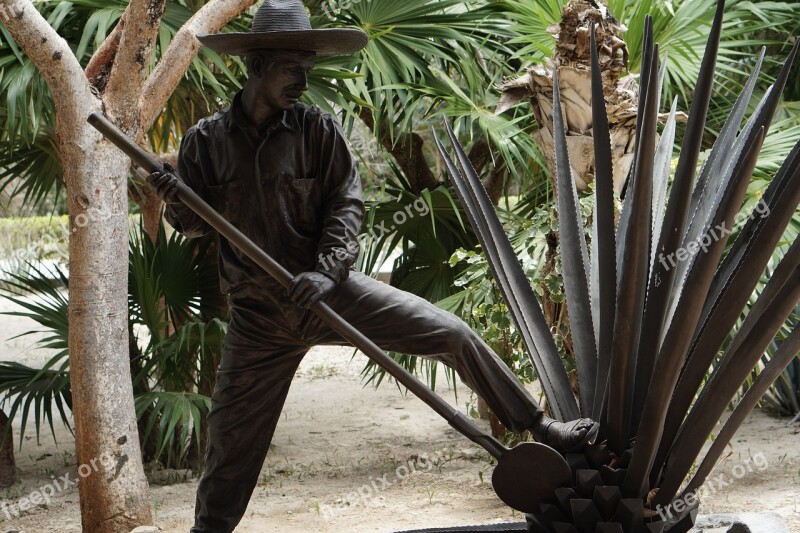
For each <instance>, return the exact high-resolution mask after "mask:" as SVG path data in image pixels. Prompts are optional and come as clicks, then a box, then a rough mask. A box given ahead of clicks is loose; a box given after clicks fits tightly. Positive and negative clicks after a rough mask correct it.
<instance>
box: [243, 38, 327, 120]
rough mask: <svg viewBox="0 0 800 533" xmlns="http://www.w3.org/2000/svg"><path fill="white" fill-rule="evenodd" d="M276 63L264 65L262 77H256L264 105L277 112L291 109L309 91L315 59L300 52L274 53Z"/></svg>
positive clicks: (265, 63) (266, 62)
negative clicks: (309, 75) (309, 77)
mask: <svg viewBox="0 0 800 533" xmlns="http://www.w3.org/2000/svg"><path fill="white" fill-rule="evenodd" d="M271 55H272V57H273V58H274V62H273V63H272V65H269V64H268V63H269V62H270V59H269V56H268V59H267V60H266V61H265V62H264V63H263V67H264V68H262V69H261V72H260V73H259V74H260V75H256V76H255V78H256V79H255V80H253V81H256V83H257V85H258V91H259V93H260V95H261V96H262V98H263V99H264V103H265V104H267V105H268V106H269V107H271V108H272V109H275V110H280V111H283V110H285V109H289V108H291V107H292V106H294V104H296V103H297V101H298V100H299V99H300V96H301V95H302V94H303V93H304V92H305V91H307V90H308V74H309V72H310V71H311V69H312V68H314V57H313V56H308V55H306V54H302V53H298V52H283V51H281V52H277V53H274V52H273V53H272V54H271Z"/></svg>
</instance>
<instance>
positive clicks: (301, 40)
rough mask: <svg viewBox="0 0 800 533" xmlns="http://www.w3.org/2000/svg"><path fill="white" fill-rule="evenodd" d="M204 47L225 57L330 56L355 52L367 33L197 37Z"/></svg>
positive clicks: (328, 30)
mask: <svg viewBox="0 0 800 533" xmlns="http://www.w3.org/2000/svg"><path fill="white" fill-rule="evenodd" d="M197 38H198V39H199V40H200V42H201V43H203V44H204V45H205V46H208V47H209V48H211V49H212V50H216V51H217V52H222V53H224V54H232V55H245V54H247V53H248V52H250V51H252V50H263V49H284V50H308V51H310V52H316V53H317V55H322V56H332V55H345V54H352V53H354V52H358V51H359V50H361V49H362V48H364V47H365V46H366V45H367V41H368V40H369V39H368V37H367V34H366V33H364V32H363V31H361V30H357V29H352V28H325V29H319V30H301V31H270V32H261V33H257V32H251V33H212V34H198V35H197Z"/></svg>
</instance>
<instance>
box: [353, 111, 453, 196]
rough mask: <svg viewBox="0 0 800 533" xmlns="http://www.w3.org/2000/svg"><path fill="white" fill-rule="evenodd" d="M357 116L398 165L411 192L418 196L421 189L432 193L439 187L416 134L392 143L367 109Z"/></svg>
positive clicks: (400, 137) (406, 135)
mask: <svg viewBox="0 0 800 533" xmlns="http://www.w3.org/2000/svg"><path fill="white" fill-rule="evenodd" d="M358 116H359V118H361V121H362V122H363V123H364V124H366V126H367V127H368V128H369V129H370V130H371V131H372V133H373V134H374V135H375V136H376V137H377V138H378V141H379V142H380V143H381V144H382V145H383V147H384V148H386V150H387V151H388V152H389V153H390V154H392V156H393V157H394V159H395V161H397V164H398V165H400V168H401V169H402V170H403V173H405V175H406V177H407V178H408V181H409V185H411V189H412V192H414V193H415V194H419V193H420V192H422V190H423V189H428V190H431V191H432V190H433V189H435V188H436V187H438V186H439V185H440V183H439V180H438V179H436V176H434V174H433V171H432V170H431V167H430V166H429V165H428V162H427V161H426V160H425V154H424V152H423V146H424V145H425V141H424V140H423V139H422V137H420V136H419V134H418V133H415V132H411V133H410V134H402V135H400V136H399V137H398V139H397V141H396V142H392V139H391V136H390V135H389V134H388V133H387V131H388V129H387V128H385V127H382V125H377V126H376V125H375V119H374V118H373V116H372V112H370V110H369V109H366V108H361V110H360V111H359V113H358ZM376 128H377V129H376Z"/></svg>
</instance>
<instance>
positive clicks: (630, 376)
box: [436, 0, 800, 533]
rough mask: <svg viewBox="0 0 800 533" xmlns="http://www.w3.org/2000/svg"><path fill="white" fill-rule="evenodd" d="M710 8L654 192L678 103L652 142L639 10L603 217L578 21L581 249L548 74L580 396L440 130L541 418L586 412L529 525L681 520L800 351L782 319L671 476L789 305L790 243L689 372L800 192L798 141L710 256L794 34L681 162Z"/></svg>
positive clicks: (743, 182) (705, 100) (654, 526)
mask: <svg viewBox="0 0 800 533" xmlns="http://www.w3.org/2000/svg"><path fill="white" fill-rule="evenodd" d="M723 9H724V1H723V0H719V2H718V5H717V11H716V15H715V18H714V23H713V26H712V29H711V32H710V36H709V39H708V43H707V45H706V50H705V54H704V57H703V61H702V65H701V69H700V74H699V78H698V80H697V84H696V89H695V91H694V96H693V100H692V103H691V111H690V114H689V118H688V123H687V126H686V133H685V136H684V138H683V141H682V145H681V152H680V156H679V160H678V164H677V168H676V170H675V173H674V178H673V182H672V186H671V188H669V192H668V186H667V184H668V181H669V176H670V160H671V155H672V146H673V141H674V136H675V106H674V105H673V108H672V113H671V115H670V118H669V119H668V120H667V122H666V124H665V127H664V131H663V133H662V135H661V137H660V140H659V139H658V138H657V132H656V125H657V122H658V102H659V100H660V96H661V79H660V76H659V74H658V73H659V68H658V65H659V57H658V55H659V53H658V45H657V44H654V43H653V30H652V20H651V19H648V21H647V24H646V28H645V36H644V54H643V62H642V73H641V83H640V96H639V114H638V119H637V132H636V139H637V142H636V156H635V161H634V164H633V167H632V170H631V175H630V178H629V183H628V188H627V194H626V197H625V202H624V207H623V210H622V213H621V215H620V218H619V223H618V224H617V225H616V228H615V222H614V218H615V213H614V204H613V195H614V192H613V189H612V186H613V184H612V166H611V154H610V149H609V144H610V140H609V129H608V120H607V116H606V110H605V105H604V104H605V103H604V99H603V91H602V84H601V79H600V68H599V66H598V57H597V45H596V43H595V35H594V28H592V29H591V31H590V34H591V48H592V91H593V92H592V95H593V98H592V119H593V135H594V143H595V167H596V173H595V177H594V178H595V180H596V184H595V192H594V194H595V210H594V215H593V217H594V220H593V238H592V239H591V243H590V246H587V243H586V240H585V238H584V233H583V225H584V221H583V220H582V216H581V214H580V211H579V208H578V197H577V192H576V187H575V180H574V179H573V176H571V174H570V166H569V159H568V154H567V144H566V139H565V133H564V125H563V121H562V115H561V102H560V96H559V91H558V79H557V73H556V75H554V113H553V115H554V132H555V161H556V173H557V195H558V200H557V201H558V205H557V207H558V214H559V233H560V235H559V237H560V242H561V258H562V267H563V275H564V284H565V292H566V295H567V306H568V310H569V315H570V321H571V329H572V332H573V333H572V334H573V343H574V348H575V358H576V366H577V369H578V381H579V395H578V396H579V399H578V400H576V398H575V395H574V394H573V391H572V388H571V387H570V383H569V380H568V378H567V374H566V372H565V370H564V367H563V365H562V363H561V360H560V359H559V355H558V351H557V349H556V345H555V343H554V341H553V338H552V336H551V334H550V330H549V328H548V326H547V324H546V322H545V319H544V316H543V314H542V310H541V308H540V305H539V303H538V301H537V299H536V297H535V295H534V292H533V289H532V288H531V285H530V282H529V280H528V279H527V277H526V276H525V273H524V272H523V270H522V267H521V265H520V263H519V261H518V259H517V257H516V256H515V254H514V251H513V249H512V247H511V245H510V243H509V240H508V238H507V236H506V234H505V232H504V230H503V228H502V225H501V223H500V221H499V219H498V218H497V216H496V214H495V211H494V207H493V205H492V203H491V201H490V199H489V197H488V196H487V195H486V193H485V191H484V190H483V188H482V186H481V182H480V180H479V178H478V176H477V174H476V173H475V171H474V170H473V168H472V166H471V164H470V162H469V160H468V158H467V156H466V154H465V152H464V150H463V148H462V147H461V146H460V145H459V143H458V141H457V140H456V137H455V135H454V134H453V131H452V130H451V129H450V128H449V126H448V133H449V136H450V140H451V142H452V144H453V147H454V151H455V154H456V158H455V160H456V161H458V165H457V164H456V162H455V161H454V160H453V159H452V158H451V157H450V156H449V155H448V152H447V151H446V149H445V147H444V145H443V143H442V142H441V140H440V139H439V138H437V139H436V142H437V145H438V148H439V151H440V153H441V155H442V157H443V158H444V161H445V163H446V166H447V169H448V173H449V174H450V176H451V178H452V181H453V184H454V186H455V190H456V192H457V194H458V196H459V198H460V200H461V202H462V204H463V206H464V209H465V212H466V214H467V216H468V219H469V221H470V223H471V225H472V226H473V228H474V229H475V231H476V233H477V234H478V236H479V239H480V242H481V245H482V247H483V249H484V251H485V253H486V256H487V259H488V261H489V264H490V267H491V270H492V273H493V276H494V278H495V280H496V282H497V284H498V285H499V288H500V290H501V292H502V294H503V296H504V298H505V300H506V302H507V304H508V308H509V311H510V312H511V314H512V315H513V318H514V320H515V323H516V325H517V328H518V330H519V332H520V334H521V336H522V339H523V341H524V343H525V345H526V347H527V349H528V352H529V354H530V356H531V359H532V361H533V364H534V366H535V368H536V370H537V372H538V374H539V377H540V379H541V383H542V386H543V389H544V393H545V395H546V397H547V400H548V403H549V405H550V408H551V410H552V412H553V415H554V416H555V417H557V418H559V419H561V420H571V419H574V418H577V417H579V416H591V417H593V418H595V419H596V420H598V421H600V423H601V438H599V439H598V441H599V442H598V443H597V444H595V445H594V446H591V447H589V448H587V449H586V450H585V451H584V452H582V453H579V454H567V455H566V456H565V461H566V462H567V464H568V465H569V467H570V468H571V469H572V472H573V476H572V484H571V485H569V486H564V487H560V488H557V489H555V490H554V491H553V493H552V495H551V496H550V497H549V498H545V499H543V500H542V501H541V503H540V505H539V512H538V513H534V514H530V515H528V516H527V519H528V520H527V522H528V524H527V529H528V531H531V532H556V533H595V532H597V533H608V532H618V533H623V532H624V533H640V532H644V533H655V532H661V531H669V532H675V533H684V532H686V531H688V530H689V529H691V527H692V526H693V524H694V521H695V518H696V514H697V507H698V500H697V498H696V494H695V492H696V491H697V489H698V488H699V487H700V486H701V485H702V484H703V483H704V481H705V479H706V477H707V476H708V474H709V473H710V472H711V470H712V468H713V466H714V465H715V464H716V462H717V461H718V460H719V458H720V457H721V455H722V453H723V451H724V448H725V446H726V444H727V443H728V442H729V441H730V439H731V437H732V436H733V434H734V433H735V432H736V430H737V429H738V427H739V426H740V425H741V423H742V421H743V420H744V419H745V417H746V416H747V414H748V413H749V412H750V411H751V410H752V409H753V407H754V406H755V405H756V403H757V402H758V400H759V398H760V397H761V396H762V395H763V393H764V392H765V391H766V389H767V388H768V387H769V385H770V383H771V382H772V380H774V379H775V378H776V377H777V376H778V375H779V374H780V373H781V372H782V371H783V369H784V368H785V367H786V366H787V365H788V364H789V363H790V362H791V361H792V360H793V359H794V356H795V355H796V354H797V353H798V350H800V331H798V329H795V330H794V331H793V332H792V333H791V335H790V336H789V337H788V338H787V339H786V340H785V341H784V342H783V344H782V345H781V347H780V349H779V351H778V353H777V354H776V355H775V356H774V357H773V358H772V359H771V360H770V362H769V363H768V364H767V365H766V368H765V369H764V370H763V371H762V372H761V375H760V377H759V378H758V379H757V380H756V381H755V382H754V383H753V384H752V385H751V387H750V388H749V390H748V391H747V393H746V394H745V396H744V397H743V398H742V399H741V401H740V402H739V404H738V406H737V407H736V409H735V411H734V412H733V414H732V415H731V416H730V417H729V418H728V420H727V422H726V423H725V424H724V426H723V428H722V430H721V431H720V433H719V435H718V436H717V438H716V440H715V441H714V443H713V445H712V446H711V448H710V449H709V450H708V451H707V452H706V453H705V455H704V456H703V457H702V460H701V461H700V465H699V467H698V469H697V471H696V472H695V473H694V475H693V476H692V477H691V478H690V479H689V481H688V483H686V484H684V481H685V479H686V478H687V476H688V475H689V473H690V471H691V469H692V466H693V464H694V463H695V461H696V460H697V459H698V457H699V456H700V454H701V451H702V447H703V444H704V442H705V441H706V440H707V438H708V436H709V435H710V434H711V433H712V431H713V429H714V427H715V425H716V424H717V422H718V421H719V419H720V417H721V416H722V415H723V413H724V411H725V409H726V408H727V406H728V405H729V404H730V401H731V400H732V399H733V398H734V397H735V395H736V394H737V391H739V390H740V388H741V386H742V383H743V382H744V381H745V380H746V379H747V377H748V376H750V373H751V371H752V370H753V368H754V367H756V366H758V364H759V361H760V360H761V357H762V354H763V353H764V351H765V349H766V348H767V346H768V345H769V344H770V342H772V340H773V338H774V337H775V335H776V334H777V332H778V330H779V328H780V327H781V325H782V324H783V323H784V322H785V320H786V319H787V317H788V316H789V314H790V313H791V311H792V310H793V309H794V308H795V306H796V305H797V302H798V300H800V240H798V241H795V242H794V244H793V245H792V246H791V248H790V249H789V251H788V252H787V253H786V254H785V255H784V256H783V258H782V260H781V261H780V264H778V265H777V267H775V268H774V269H773V270H772V275H771V277H770V279H769V282H768V283H767V285H766V286H765V288H764V290H763V291H762V292H761V294H760V295H759V296H758V299H757V301H756V302H755V304H754V305H753V306H752V307H751V309H750V312H749V313H748V314H747V316H746V318H745V319H744V321H743V323H742V324H741V325H740V326H739V327H738V329H736V332H735V335H734V336H733V339H732V340H731V342H730V343H729V344H728V345H727V347H726V349H725V351H724V354H723V355H722V357H721V359H719V361H718V362H717V364H716V365H715V366H714V370H713V372H712V374H711V376H710V378H709V379H708V380H705V379H704V377H705V375H706V373H707V371H708V369H709V367H710V366H711V365H712V362H713V361H714V359H715V357H716V356H717V355H718V353H719V350H720V349H721V348H722V346H723V344H724V343H725V340H726V338H727V337H728V336H729V334H730V333H731V332H732V331H733V330H734V328H735V325H736V323H737V321H738V319H739V318H740V316H741V313H742V311H743V309H744V308H745V306H746V305H747V302H748V299H749V298H750V296H751V295H752V294H753V291H754V289H755V287H756V285H757V283H758V282H759V280H760V279H761V276H762V275H763V273H764V271H765V269H766V267H767V265H768V264H769V262H770V260H771V258H772V256H773V253H774V251H775V248H776V246H777V244H778V242H779V240H780V238H781V236H782V235H783V232H784V230H785V229H786V227H787V225H788V224H789V222H790V220H791V218H792V216H793V214H794V213H795V209H796V208H797V205H798V203H799V202H800V142H798V144H796V145H795V146H794V148H793V149H792V151H791V153H790V154H789V155H788V157H787V158H786V160H785V161H784V163H783V164H782V166H781V167H780V169H779V170H778V172H777V173H776V174H775V176H774V178H773V179H772V181H771V183H770V185H769V187H768V189H767V191H766V192H765V194H764V196H763V199H762V201H761V202H762V203H761V204H759V206H758V207H757V208H756V209H759V212H758V213H755V212H754V213H753V216H750V217H749V219H748V220H747V222H746V223H745V224H744V226H743V227H742V229H741V231H740V232H739V234H738V237H737V238H736V239H735V241H734V242H733V243H732V244H731V245H730V247H729V248H727V249H728V251H727V253H725V250H726V247H727V246H728V244H729V243H728V242H727V241H728V236H729V228H732V227H733V224H734V218H735V216H736V215H737V213H738V212H739V209H740V207H741V205H742V201H743V198H744V195H745V191H746V189H747V185H748V183H749V181H750V177H751V174H752V172H753V168H754V166H755V163H756V160H757V158H758V154H759V151H760V148H761V145H762V143H763V142H764V138H765V136H766V133H767V130H768V128H769V125H770V122H771V119H772V116H773V114H774V112H775V110H776V107H777V105H778V100H779V98H780V95H781V93H782V91H783V88H784V85H785V83H786V80H787V77H788V74H789V69H790V67H791V64H792V61H793V60H794V57H795V55H796V52H797V48H798V44H795V46H794V48H793V49H792V51H791V53H790V54H789V56H788V58H787V60H786V62H785V64H784V67H783V69H782V71H781V73H780V75H779V76H778V78H777V80H776V81H775V83H774V84H773V85H772V86H771V87H770V88H769V89H768V90H767V91H766V93H765V95H764V96H763V98H762V99H761V101H760V102H759V103H758V105H757V107H756V108H755V111H754V112H753V113H752V115H751V116H750V117H749V119H748V120H747V121H746V122H745V123H744V125H743V126H742V121H743V119H744V115H745V112H746V109H747V104H748V102H749V101H750V99H751V96H752V94H753V89H754V86H755V82H756V79H757V76H758V73H759V69H760V66H761V62H762V60H763V56H764V54H763V52H762V54H761V57H759V59H758V63H757V65H756V67H755V69H754V70H753V72H752V74H751V75H750V78H749V80H748V81H747V83H746V85H745V87H744V89H743V91H742V93H741V94H740V95H739V97H738V100H737V101H736V103H735V104H734V106H733V108H732V109H731V112H730V115H729V117H728V119H727V121H726V123H725V125H724V127H723V128H722V130H721V131H720V134H719V136H718V138H717V139H716V141H715V142H714V145H713V147H712V150H711V152H710V154H709V156H708V158H707V160H706V161H705V162H704V164H703V165H702V167H701V169H700V170H699V173H696V167H697V163H698V158H699V153H700V147H701V142H702V137H703V133H704V125H705V121H706V115H707V111H708V107H709V101H710V97H711V87H712V81H713V77H714V70H715V65H716V56H717V51H718V48H719V38H720V31H721V25H722V13H723ZM798 43H800V41H798ZM696 174H697V177H696V179H695V176H696ZM667 198H668V200H667ZM765 206H766V208H765ZM590 252H591V253H590Z"/></svg>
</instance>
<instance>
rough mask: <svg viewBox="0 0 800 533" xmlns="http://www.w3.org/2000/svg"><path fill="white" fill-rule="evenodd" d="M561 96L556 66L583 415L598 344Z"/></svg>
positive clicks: (561, 224)
mask: <svg viewBox="0 0 800 533" xmlns="http://www.w3.org/2000/svg"><path fill="white" fill-rule="evenodd" d="M561 112H562V111H561V95H560V91H559V87H558V67H555V68H554V69H553V142H554V146H555V161H556V186H557V190H558V194H557V201H558V213H559V216H558V233H559V242H561V246H560V248H561V266H562V268H563V272H564V289H565V292H566V296H567V310H568V311H569V321H570V331H571V332H572V341H573V346H574V348H575V366H576V367H577V369H578V387H579V391H580V399H581V415H583V416H590V415H591V412H592V405H593V403H594V387H595V379H596V378H597V347H596V345H595V334H594V325H593V322H592V307H591V300H590V299H589V280H588V278H587V268H588V267H587V265H588V264H589V259H588V253H587V251H586V238H585V237H584V232H583V218H582V217H581V211H580V203H579V202H578V191H577V189H576V187H575V178H574V177H573V176H572V172H571V171H570V163H569V155H568V154H567V137H566V133H565V131H564V120H563V118H562V115H561Z"/></svg>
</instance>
